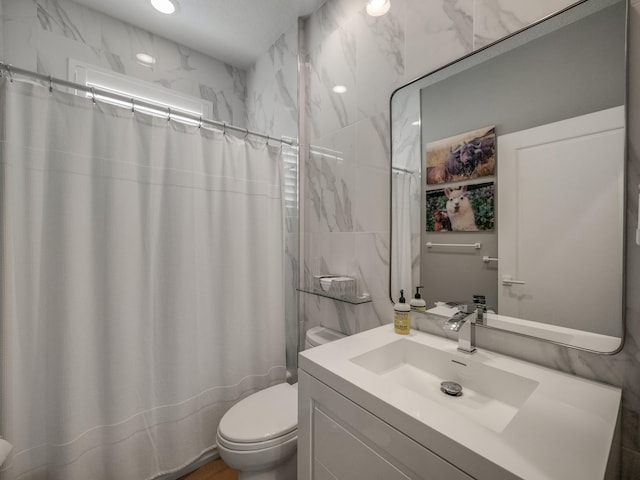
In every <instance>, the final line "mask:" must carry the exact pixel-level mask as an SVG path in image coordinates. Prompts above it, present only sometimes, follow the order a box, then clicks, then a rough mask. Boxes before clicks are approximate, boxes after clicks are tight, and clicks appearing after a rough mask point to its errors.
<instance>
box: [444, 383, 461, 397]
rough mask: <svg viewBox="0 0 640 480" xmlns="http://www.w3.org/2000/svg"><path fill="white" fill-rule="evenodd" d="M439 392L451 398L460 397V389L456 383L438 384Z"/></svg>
mask: <svg viewBox="0 0 640 480" xmlns="http://www.w3.org/2000/svg"><path fill="white" fill-rule="evenodd" d="M440 390H442V391H443V392H444V393H446V394H447V395H451V396H452V397H459V396H460V395H462V387H461V386H460V384H459V383H456V382H442V383H441V384H440Z"/></svg>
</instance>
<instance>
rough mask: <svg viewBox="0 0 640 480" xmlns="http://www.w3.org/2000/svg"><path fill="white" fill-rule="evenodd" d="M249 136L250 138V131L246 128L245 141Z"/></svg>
mask: <svg viewBox="0 0 640 480" xmlns="http://www.w3.org/2000/svg"><path fill="white" fill-rule="evenodd" d="M248 136H249V129H248V128H245V129H244V139H245V140H246V139H247V137H248Z"/></svg>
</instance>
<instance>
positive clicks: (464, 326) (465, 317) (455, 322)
mask: <svg viewBox="0 0 640 480" xmlns="http://www.w3.org/2000/svg"><path fill="white" fill-rule="evenodd" d="M458 310H459V311H458V312H457V313H456V314H455V315H454V316H453V317H451V318H450V319H449V320H447V322H446V323H445V324H444V326H443V327H442V328H444V329H445V330H452V331H454V332H458V350H459V351H461V352H463V353H473V352H475V351H476V325H484V319H485V314H486V312H487V306H486V305H484V304H467V305H458Z"/></svg>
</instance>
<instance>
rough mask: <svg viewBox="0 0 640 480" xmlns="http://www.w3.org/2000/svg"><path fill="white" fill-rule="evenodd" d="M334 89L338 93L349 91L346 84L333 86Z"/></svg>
mask: <svg viewBox="0 0 640 480" xmlns="http://www.w3.org/2000/svg"><path fill="white" fill-rule="evenodd" d="M333 91H334V92H336V93H344V92H346V91H347V87H345V86H344V85H336V86H335V87H333Z"/></svg>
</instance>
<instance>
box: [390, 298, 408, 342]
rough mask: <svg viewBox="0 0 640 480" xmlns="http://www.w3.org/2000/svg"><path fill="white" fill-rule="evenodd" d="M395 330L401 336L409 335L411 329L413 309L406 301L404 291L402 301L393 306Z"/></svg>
mask: <svg viewBox="0 0 640 480" xmlns="http://www.w3.org/2000/svg"><path fill="white" fill-rule="evenodd" d="M393 329H394V331H395V332H396V333H397V334H399V335H407V334H408V333H409V331H410V329H411V307H410V306H409V305H407V303H406V301H405V299H404V290H400V299H399V300H398V303H396V304H395V305H394V306H393Z"/></svg>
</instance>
